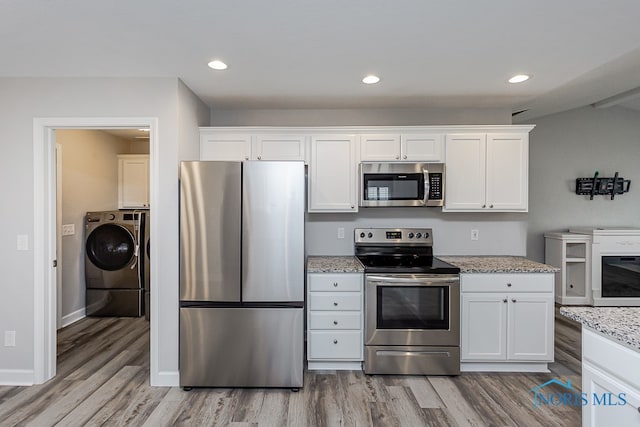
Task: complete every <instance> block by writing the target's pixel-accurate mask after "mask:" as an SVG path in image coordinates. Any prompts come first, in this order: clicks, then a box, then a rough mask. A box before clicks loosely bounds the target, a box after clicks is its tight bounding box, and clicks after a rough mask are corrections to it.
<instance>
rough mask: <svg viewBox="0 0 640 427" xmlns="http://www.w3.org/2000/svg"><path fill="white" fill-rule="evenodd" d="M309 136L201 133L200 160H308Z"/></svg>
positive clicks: (210, 131) (206, 131)
mask: <svg viewBox="0 0 640 427" xmlns="http://www.w3.org/2000/svg"><path fill="white" fill-rule="evenodd" d="M306 152H307V137H306V136H304V135H293V134H282V135H279V134H257V135H252V134H247V133H229V132H225V133H221V132H217V131H214V130H208V129H207V130H201V131H200V160H218V161H237V162H241V161H243V160H300V161H305V160H306V157H305V156H306Z"/></svg>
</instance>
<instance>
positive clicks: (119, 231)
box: [85, 211, 144, 317]
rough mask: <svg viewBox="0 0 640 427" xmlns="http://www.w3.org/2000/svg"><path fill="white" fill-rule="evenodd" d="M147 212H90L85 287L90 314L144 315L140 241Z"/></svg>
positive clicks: (87, 228) (87, 224)
mask: <svg viewBox="0 0 640 427" xmlns="http://www.w3.org/2000/svg"><path fill="white" fill-rule="evenodd" d="M143 222H144V213H143V212H140V211H103V212H87V214H86V215H85V236H86V238H85V287H86V314H87V316H129V317H139V316H142V315H143V313H144V311H143V308H144V305H143V301H144V265H143V264H142V263H141V262H140V251H141V249H140V243H141V241H142V240H141V238H142V234H141V233H142V225H143Z"/></svg>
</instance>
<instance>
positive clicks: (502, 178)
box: [444, 132, 529, 212]
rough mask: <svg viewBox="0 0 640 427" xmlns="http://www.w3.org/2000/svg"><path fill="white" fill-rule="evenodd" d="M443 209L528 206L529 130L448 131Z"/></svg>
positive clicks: (460, 209)
mask: <svg viewBox="0 0 640 427" xmlns="http://www.w3.org/2000/svg"><path fill="white" fill-rule="evenodd" d="M445 150H446V153H445V156H446V160H447V161H446V185H445V206H444V210H446V211H487V212H491V211H493V212H495V211H503V212H504V211H520V212H526V211H527V208H528V176H529V170H528V169H529V168H528V161H529V135H528V133H524V132H523V133H487V134H484V133H460V134H448V135H447V137H446V145H445Z"/></svg>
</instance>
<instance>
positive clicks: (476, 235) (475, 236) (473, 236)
mask: <svg viewBox="0 0 640 427" xmlns="http://www.w3.org/2000/svg"><path fill="white" fill-rule="evenodd" d="M479 238H480V236H479V233H478V229H476V228H472V229H471V240H478V239H479Z"/></svg>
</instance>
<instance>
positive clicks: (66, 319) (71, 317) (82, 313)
mask: <svg viewBox="0 0 640 427" xmlns="http://www.w3.org/2000/svg"><path fill="white" fill-rule="evenodd" d="M85 317H87V314H86V310H85V309H84V307H83V308H81V309H80V310H76V311H74V312H73V313H69V314H67V315H64V316H62V324H61V325H60V327H61V328H64V327H65V326H69V325H70V324H72V323H75V322H77V321H78V320H80V319H84V318H85Z"/></svg>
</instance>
